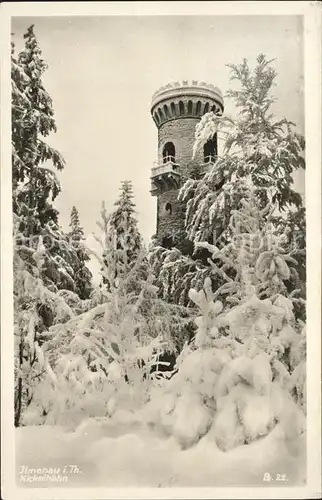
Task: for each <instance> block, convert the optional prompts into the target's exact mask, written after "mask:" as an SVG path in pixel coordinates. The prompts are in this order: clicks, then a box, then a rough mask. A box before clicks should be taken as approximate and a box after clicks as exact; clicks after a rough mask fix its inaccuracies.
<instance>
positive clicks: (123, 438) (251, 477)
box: [16, 415, 305, 487]
mask: <svg viewBox="0 0 322 500" xmlns="http://www.w3.org/2000/svg"><path fill="white" fill-rule="evenodd" d="M122 419H123V420H122ZM122 419H121V420H122V422H117V419H114V420H113V419H110V420H108V419H102V420H98V419H97V420H95V419H91V420H88V421H87V422H84V423H82V424H81V425H80V426H79V427H78V428H77V429H76V431H74V432H66V430H64V429H63V428H59V427H49V426H43V427H23V428H19V429H17V434H16V435H17V441H16V444H17V468H18V469H19V467H20V466H21V465H28V466H29V467H44V463H46V464H48V465H49V466H50V464H51V466H57V465H59V466H61V467H62V466H63V465H65V464H66V463H67V464H76V465H78V466H79V468H80V469H82V473H83V475H82V476H81V477H80V476H78V477H77V478H75V477H70V478H69V482H68V483H67V484H66V483H62V484H59V485H58V486H62V487H66V486H67V487H68V486H75V480H77V481H78V484H79V485H80V486H88V485H89V484H92V485H93V484H95V486H96V485H97V486H105V487H127V486H129V487H130V486H131V487H140V486H145V487H170V486H182V487H185V486H186V487H187V486H196V487H206V486H208V487H211V486H213V487H216V486H217V487H218V486H247V485H253V486H254V485H261V486H262V485H263V476H264V474H265V473H267V472H268V473H270V474H271V476H272V477H275V475H276V474H285V475H286V477H287V479H288V481H287V483H284V484H285V485H288V486H293V485H294V484H296V485H299V484H304V482H305V436H304V435H302V437H301V438H300V439H298V440H296V441H293V442H292V446H291V447H288V446H287V444H285V443H286V442H285V439H284V431H283V429H282V427H280V426H276V427H275V428H274V430H273V431H272V432H271V433H270V434H269V435H268V436H267V437H265V438H261V439H258V440H255V441H254V442H252V443H251V444H250V445H243V446H239V447H237V448H235V449H234V450H232V451H228V452H222V451H221V450H219V449H218V447H217V446H216V444H215V441H214V440H211V433H210V434H208V435H207V436H205V437H203V438H201V439H200V441H199V442H198V444H197V445H196V446H193V447H191V448H189V449H187V450H182V449H181V447H180V445H179V443H178V442H176V441H175V440H174V439H173V438H172V437H170V438H166V437H160V436H157V435H156V434H155V433H154V432H153V431H152V430H151V429H149V428H147V427H145V426H143V425H142V424H140V423H139V422H138V421H137V420H136V418H135V417H134V416H133V415H132V417H131V416H130V415H127V416H125V415H123V416H122ZM33 486H35V485H33ZM39 486H40V485H39ZM55 486H57V485H55ZM278 486H281V484H280V483H279V484H278Z"/></svg>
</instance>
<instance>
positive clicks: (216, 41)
mask: <svg viewBox="0 0 322 500" xmlns="http://www.w3.org/2000/svg"><path fill="white" fill-rule="evenodd" d="M30 24H35V33H36V36H37V38H38V40H39V44H40V47H41V50H42V52H43V58H44V59H45V61H46V62H47V64H48V66H49V68H48V70H47V72H46V73H45V76H44V84H45V87H46V89H47V91H48V92H49V94H50V95H51V97H52V99H53V105H54V110H55V117H56V123H57V127H58V132H57V134H55V135H53V136H51V137H50V138H49V142H50V143H51V144H52V145H53V146H54V147H56V148H57V149H58V150H59V151H60V152H61V153H62V154H63V156H64V158H65V160H66V167H65V169H64V171H63V172H61V173H59V178H60V181H61V183H62V193H61V194H60V195H59V198H58V199H57V202H56V205H57V207H58V209H59V210H60V222H61V224H62V225H63V227H64V228H65V229H67V227H68V223H69V214H70V211H71V208H72V206H73V205H75V206H76V207H77V208H78V210H79V213H80V218H81V223H82V225H83V227H84V229H85V232H86V234H90V233H92V232H93V231H96V220H97V219H98V218H99V213H100V205H101V201H102V200H105V201H106V205H107V208H108V209H111V210H112V209H113V203H114V201H115V200H116V198H117V196H118V188H119V185H120V183H121V181H122V180H125V179H128V180H132V182H133V187H134V194H135V202H136V206H137V211H138V220H139V225H140V230H141V233H142V234H143V236H144V239H145V240H146V241H148V240H149V238H150V237H151V236H152V235H153V234H154V233H155V228H156V198H154V197H151V195H150V169H151V167H152V166H153V162H154V161H155V160H156V158H157V128H156V126H155V124H154V122H153V121H152V118H151V115H150V102H151V97H152V94H153V93H154V91H155V90H157V89H158V88H159V87H160V86H162V85H164V84H166V83H168V82H169V81H177V80H188V79H195V80H201V81H206V82H209V83H213V84H215V85H216V86H218V87H219V88H220V89H221V90H222V91H223V92H225V91H226V90H227V89H228V88H229V87H231V84H230V83H229V70H228V68H227V67H226V66H225V65H226V64H228V63H239V62H241V61H242V59H243V58H244V57H245V58H247V59H248V60H249V61H250V63H251V64H252V65H253V64H254V63H255V60H256V57H257V55H258V54H259V53H261V52H262V53H264V54H266V55H267V56H268V57H269V58H275V59H276V61H275V68H276V71H277V73H278V76H277V79H276V84H277V87H276V88H275V90H274V93H275V95H276V97H277V98H278V102H277V103H276V105H275V106H274V111H275V113H276V116H277V117H278V118H281V117H284V116H285V117H286V118H288V119H290V120H292V121H294V122H295V123H296V124H297V130H298V131H299V132H301V133H304V108H303V100H304V97H303V93H304V89H303V38H302V25H301V20H300V18H299V17H295V16H236V17H235V16H207V17H206V16H202V17H195V16H150V17H149V16H132V17H125V16H117V17H116V16H108V17H46V18H44V17H37V18H31V17H30V18H26V17H24V18H13V20H12V32H13V33H14V34H15V35H14V39H15V41H16V44H17V48H18V49H20V48H21V47H22V41H21V40H22V34H23V33H24V32H25V31H26V29H27V27H28V26H29V25H30ZM225 104H226V111H227V112H228V113H229V114H234V108H233V106H232V103H229V102H226V103H225ZM297 187H298V189H299V191H301V192H304V176H301V177H300V178H298V179H297Z"/></svg>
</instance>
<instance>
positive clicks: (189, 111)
mask: <svg viewBox="0 0 322 500" xmlns="http://www.w3.org/2000/svg"><path fill="white" fill-rule="evenodd" d="M188 115H192V101H188Z"/></svg>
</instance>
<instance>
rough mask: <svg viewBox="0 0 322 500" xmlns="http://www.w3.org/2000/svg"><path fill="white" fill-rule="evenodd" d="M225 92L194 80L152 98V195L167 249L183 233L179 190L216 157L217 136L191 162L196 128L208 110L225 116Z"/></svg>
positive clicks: (171, 86) (161, 240)
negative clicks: (154, 149) (154, 134)
mask: <svg viewBox="0 0 322 500" xmlns="http://www.w3.org/2000/svg"><path fill="white" fill-rule="evenodd" d="M223 109H224V101H223V97H222V93H221V92H220V90H219V89H218V88H217V87H214V86H213V85H210V84H207V83H204V82H198V81H194V80H193V81H192V82H191V83H189V82H188V81H183V82H181V83H179V82H178V83H177V82H175V83H170V84H168V85H165V86H164V87H161V88H160V89H159V90H158V91H157V92H156V93H155V94H154V95H153V97H152V103H151V114H152V117H153V120H154V122H155V124H156V126H157V128H158V160H157V162H156V165H155V166H154V167H153V168H152V172H151V194H152V196H156V197H157V231H156V236H157V239H158V241H159V243H160V244H162V246H164V247H171V246H173V245H174V243H175V240H176V238H175V237H176V235H178V234H180V233H182V232H183V231H184V221H185V204H184V203H182V202H179V201H178V194H179V189H180V188H181V186H182V185H183V184H184V183H185V181H186V180H187V179H188V178H189V177H193V178H197V177H200V176H202V175H203V174H204V173H205V172H206V171H207V170H208V168H209V167H210V166H211V164H213V163H214V161H215V159H216V155H217V148H218V146H217V136H216V135H215V136H214V137H213V138H212V139H211V140H209V141H208V142H207V143H206V144H205V145H204V148H203V149H201V151H199V152H198V153H197V155H196V157H195V159H194V160H193V161H192V149H193V144H194V140H195V128H196V125H197V123H198V121H199V120H200V118H201V116H202V115H204V114H205V113H207V112H209V111H214V112H215V113H217V114H222V112H223Z"/></svg>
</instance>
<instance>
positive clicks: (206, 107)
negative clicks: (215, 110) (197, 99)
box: [204, 102, 209, 114]
mask: <svg viewBox="0 0 322 500" xmlns="http://www.w3.org/2000/svg"><path fill="white" fill-rule="evenodd" d="M208 112H209V102H206V104H205V109H204V114H206V113H208Z"/></svg>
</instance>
